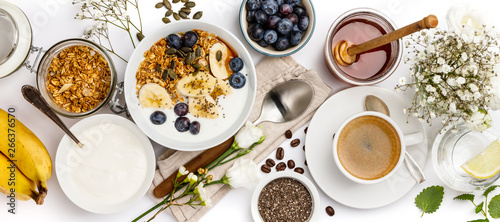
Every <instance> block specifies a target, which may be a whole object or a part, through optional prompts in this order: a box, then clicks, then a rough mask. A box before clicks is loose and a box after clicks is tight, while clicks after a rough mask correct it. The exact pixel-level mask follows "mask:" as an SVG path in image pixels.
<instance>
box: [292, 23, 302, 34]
mask: <svg viewBox="0 0 500 222" xmlns="http://www.w3.org/2000/svg"><path fill="white" fill-rule="evenodd" d="M292 32H302V30H300V29H299V25H297V24H295V25H293V27H292Z"/></svg>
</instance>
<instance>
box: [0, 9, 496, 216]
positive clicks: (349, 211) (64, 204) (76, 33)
mask: <svg viewBox="0 0 500 222" xmlns="http://www.w3.org/2000/svg"><path fill="white" fill-rule="evenodd" d="M7 1H8V2H11V3H14V4H16V5H17V6H19V7H20V8H21V9H22V10H23V11H24V12H25V14H26V15H27V17H28V19H29V20H30V22H31V24H32V27H33V35H34V40H33V45H35V46H39V47H44V48H49V47H50V46H52V45H53V44H55V43H57V42H59V41H61V40H64V39H67V38H73V37H80V36H82V33H83V31H84V30H85V28H86V27H87V26H88V25H89V24H90V22H88V21H78V20H74V19H73V17H74V15H75V14H76V13H77V12H78V11H79V7H77V6H74V5H72V4H71V2H70V0H47V1H41V0H40V1H36V0H23V1H15V0H7ZM157 1H158V0H141V1H140V7H141V12H142V16H143V24H144V33H145V35H148V33H150V32H152V31H153V30H154V29H156V28H158V27H160V26H162V25H163V23H162V22H161V18H162V16H163V14H164V13H165V9H155V8H154V4H155V3H156V2H157ZM469 2H470V3H472V4H475V5H477V6H483V7H484V8H485V9H486V10H487V11H488V12H489V13H490V14H491V15H492V16H493V14H495V13H498V11H497V10H498V7H492V6H493V5H494V2H495V3H496V1H493V0H489V1H487V0H474V1H469ZM456 3H458V2H454V1H429V0H425V1H423V0H420V1H416V0H385V1H370V0H356V1H332V0H313V4H314V7H315V10H316V29H315V31H314V35H313V36H312V38H311V40H310V41H309V43H308V44H307V46H306V47H304V48H303V49H302V50H301V51H299V52H298V53H295V54H294V55H293V58H294V59H295V60H297V61H298V62H299V63H300V64H302V65H303V66H305V67H306V68H308V69H314V70H316V71H317V72H318V73H319V75H320V76H321V78H322V79H323V81H324V82H325V83H326V84H328V85H329V86H330V87H332V89H333V92H332V93H336V92H338V91H340V90H342V89H346V88H348V87H350V86H348V85H346V84H343V83H341V82H339V81H338V80H337V79H335V78H334V77H333V76H332V75H331V74H330V73H329V71H328V69H327V68H326V65H325V63H324V58H323V48H324V42H325V36H326V33H327V31H328V29H329V27H330V25H331V24H332V23H333V21H334V20H335V19H336V18H337V17H338V16H339V15H340V14H341V13H343V12H345V11H347V10H349V9H352V8H356V7H372V8H375V9H378V10H380V11H383V12H384V13H386V14H387V15H389V16H390V17H391V18H392V19H393V20H394V21H395V23H396V24H397V26H398V27H402V26H404V25H406V24H409V23H412V22H414V21H417V20H419V19H421V18H422V17H424V16H427V15H429V14H435V15H437V16H438V18H439V20H440V27H442V28H446V22H445V15H446V12H447V10H448V8H449V7H450V6H451V5H453V4H456ZM196 4H197V6H196V8H195V11H196V10H203V11H204V15H203V18H202V19H201V20H202V21H205V22H210V23H213V24H217V25H220V26H222V27H224V28H226V29H228V30H229V31H230V32H232V33H233V34H234V35H236V36H237V37H238V38H239V39H240V40H241V41H243V42H244V38H243V36H242V34H241V32H240V29H239V24H238V12H239V8H240V4H241V1H240V0H198V1H196ZM495 20H496V21H497V22H498V21H499V20H498V17H495ZM497 24H498V23H497ZM114 34H115V36H114V37H115V38H114V39H113V44H114V47H115V48H118V49H119V53H120V54H122V55H124V56H125V57H128V56H129V55H130V54H131V52H132V50H133V48H132V47H131V44H130V42H129V39H128V37H127V38H126V36H125V35H124V33H118V34H116V33H114ZM117 35H123V36H117ZM244 45H245V46H246V47H247V49H248V51H250V53H251V55H252V58H253V59H254V63H255V64H258V63H259V62H260V61H261V60H262V59H263V58H264V56H262V55H260V54H258V53H257V52H255V51H254V50H253V49H252V48H251V47H249V46H248V44H246V43H244ZM114 61H115V65H116V68H117V70H118V76H119V80H121V79H123V73H124V71H125V66H126V64H125V63H124V62H122V61H121V60H119V59H117V58H116V57H114ZM407 70H408V66H406V65H400V67H399V69H398V70H397V71H396V73H395V74H394V75H393V76H391V77H390V78H389V79H387V80H386V81H384V82H383V83H381V84H378V85H379V86H381V87H385V88H388V89H392V88H393V87H394V86H395V85H396V84H397V81H398V78H399V77H401V76H408V72H407ZM35 77H36V76H35V74H33V73H29V72H28V71H27V70H26V69H24V68H21V69H20V70H18V71H17V72H16V73H14V74H13V75H11V76H9V77H6V78H4V79H0V95H1V96H0V107H1V108H2V109H4V110H6V109H7V108H9V107H15V108H16V116H17V117H18V118H19V119H20V120H21V121H22V122H23V123H24V124H25V125H26V126H28V127H29V128H30V129H31V130H32V131H33V132H34V133H35V134H37V136H38V137H39V138H40V139H41V140H42V142H43V143H44V144H45V146H46V147H47V149H48V151H49V153H50V155H51V156H52V158H53V159H54V158H55V154H56V148H57V145H58V144H59V141H60V139H61V138H62V136H63V132H62V131H61V130H60V129H59V128H58V127H57V126H56V125H55V124H54V123H53V122H52V121H50V120H49V119H48V118H46V117H45V116H44V115H43V114H42V113H40V112H39V111H38V110H37V109H36V108H34V107H33V106H31V105H30V104H29V103H28V102H26V101H25V100H24V99H23V98H22V95H21V92H20V89H21V86H22V85H24V84H30V85H36V83H35ZM101 113H109V110H107V109H105V110H103V111H101ZM492 115H493V124H494V126H495V127H498V126H500V122H499V121H500V118H499V117H500V112H497V113H493V114H492ZM62 119H63V121H64V122H65V123H66V124H67V125H68V126H72V125H73V124H74V123H76V122H77V121H78V119H68V118H62ZM439 127H440V126H439V124H434V125H433V126H432V127H427V132H428V137H429V143H430V144H432V141H433V140H434V138H435V136H436V134H437V130H438V129H439ZM303 128H305V126H303V127H302V128H301V129H299V130H298V131H297V132H296V133H294V137H298V138H300V139H301V141H302V143H301V145H300V146H299V147H298V148H295V149H293V151H291V152H288V153H287V155H289V156H288V157H287V158H292V159H295V160H296V162H297V165H298V166H302V167H303V160H304V156H303V152H302V149H301V147H302V145H303V144H304V143H303V141H304V133H303ZM154 145H155V151H156V153H157V155H159V154H160V153H162V152H164V151H165V149H164V148H162V147H160V146H158V145H157V144H154ZM283 147H284V148H285V150H287V149H288V150H290V148H289V141H288V140H287V141H285V142H284V144H283ZM429 150H430V145H429ZM271 155H274V153H273V154H271ZM429 157H430V152H429V155H428V160H429V159H430V158H429ZM259 166H260V164H259ZM306 171H307V169H306ZM424 172H425V174H426V176H427V181H425V182H424V183H422V184H419V185H416V186H415V187H414V188H413V189H412V190H410V192H408V194H407V195H406V196H404V197H403V198H401V199H400V200H398V201H396V202H395V203H392V204H390V205H388V206H385V207H382V208H377V209H371V210H359V209H353V208H349V207H345V206H343V205H341V204H339V203H337V202H335V201H334V200H332V199H330V198H328V197H327V196H326V195H325V194H323V193H322V192H321V191H320V195H321V206H320V207H321V208H322V209H321V215H320V221H382V220H384V221H466V220H473V219H479V218H481V217H480V215H476V214H474V212H473V206H472V205H471V204H470V203H466V202H460V201H455V200H452V199H453V197H455V196H456V195H458V194H460V193H459V192H456V191H453V190H452V189H450V188H448V187H446V186H445V195H444V201H443V203H442V204H441V207H440V209H439V210H438V211H437V212H436V213H434V214H431V215H424V216H423V218H420V214H421V211H420V210H419V209H417V208H416V207H415V204H414V198H415V196H416V195H417V194H418V193H419V192H420V191H421V190H422V189H423V188H425V187H428V186H431V185H442V186H444V184H443V183H442V182H441V181H440V180H439V178H437V176H436V174H435V173H434V170H433V169H432V163H431V162H430V161H428V162H427V164H426V166H425V169H424ZM305 175H307V176H308V177H310V175H309V174H308V172H306V174H305ZM48 187H49V193H48V195H47V197H46V199H45V204H44V205H41V206H37V205H35V203H34V202H33V201H27V202H21V201H19V202H17V209H16V212H17V214H16V215H11V214H8V213H7V209H8V206H7V205H6V203H7V199H6V198H5V196H4V195H0V221H2V222H3V221H35V220H36V221H130V220H132V219H134V218H135V217H136V216H138V215H139V214H141V213H142V212H144V211H145V210H147V209H149V208H150V207H152V206H153V205H154V204H155V202H154V201H153V200H152V199H151V198H150V197H148V196H144V197H143V198H142V199H141V200H140V201H139V202H137V203H136V204H134V205H133V206H132V207H130V208H129V209H126V210H124V211H122V212H120V213H116V214H110V215H98V214H93V213H89V212H86V211H84V210H82V209H80V208H79V207H77V206H76V205H75V204H73V203H72V202H71V201H70V200H69V199H68V198H67V197H66V196H65V195H64V193H63V192H62V190H61V187H60V186H59V183H58V181H57V178H56V175H55V172H54V173H53V177H52V178H51V179H50V180H49V181H48ZM497 193H498V191H497V192H495V193H494V194H497ZM251 194H252V192H251V191H249V190H246V189H238V190H234V191H231V192H230V193H229V195H227V196H226V197H225V198H224V199H223V200H222V201H221V202H220V203H218V204H217V205H216V206H214V207H213V208H212V209H211V210H210V212H209V213H208V214H207V215H205V216H204V217H203V218H202V220H201V221H216V220H217V221H252V218H251V215H250V199H251ZM480 200H481V201H482V197H481V198H478V199H477V200H476V201H478V203H479V201H480ZM326 206H332V207H333V208H334V209H335V212H336V214H335V216H333V217H328V216H327V215H326V213H325V212H324V208H325V207H326ZM156 221H175V220H174V218H173V217H171V216H170V215H168V214H165V213H164V214H162V215H160V216H158V218H157V219H156Z"/></svg>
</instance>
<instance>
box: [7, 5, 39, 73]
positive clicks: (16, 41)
mask: <svg viewBox="0 0 500 222" xmlns="http://www.w3.org/2000/svg"><path fill="white" fill-rule="evenodd" d="M0 30H2V34H1V35H0V78H3V77H5V76H8V75H10V74H12V73H13V72H14V71H16V70H17V69H18V68H19V67H21V65H22V64H23V63H24V60H26V57H27V56H28V54H29V52H30V48H31V40H32V33H31V25H30V23H29V21H28V18H27V17H26V15H25V14H24V13H23V11H22V10H21V9H19V8H18V7H17V6H15V5H13V4H11V3H9V2H5V1H2V0H0Z"/></svg>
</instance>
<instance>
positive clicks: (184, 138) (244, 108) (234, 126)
mask: <svg viewBox="0 0 500 222" xmlns="http://www.w3.org/2000/svg"><path fill="white" fill-rule="evenodd" d="M193 29H200V30H203V31H207V32H210V33H213V34H215V35H217V36H218V37H220V38H221V39H223V40H224V41H225V42H226V43H227V44H228V45H230V46H231V47H232V48H233V49H234V50H235V51H236V52H237V53H238V56H239V57H240V58H241V59H243V62H244V70H246V72H243V71H242V74H244V75H245V74H247V75H246V77H247V79H246V84H245V86H244V87H243V88H241V89H233V94H231V95H229V96H227V98H226V99H224V100H225V101H224V102H227V101H229V100H232V101H231V102H228V103H230V104H227V105H226V106H238V107H241V108H238V109H237V110H236V111H235V112H229V111H227V112H228V113H226V114H225V115H226V118H224V119H222V118H223V117H222V115H221V116H220V117H219V118H218V119H215V120H208V119H204V118H198V119H197V120H198V121H199V122H200V123H201V129H200V133H199V134H198V135H191V134H190V133H189V132H183V133H181V132H177V131H176V130H175V128H174V124H173V122H174V121H175V119H176V118H177V117H176V116H175V114H173V112H171V114H169V113H168V112H166V114H167V122H165V123H164V124H163V125H153V124H152V123H151V121H150V119H149V115H146V114H145V113H147V112H152V111H151V110H144V109H145V108H143V107H141V106H140V104H139V99H138V98H137V94H136V93H137V89H136V83H137V80H136V77H135V75H136V71H137V69H138V67H139V64H140V63H141V62H142V61H143V60H144V52H145V51H147V50H149V49H150V48H151V46H152V45H153V44H154V43H155V42H157V41H158V40H160V39H161V38H164V37H166V36H167V35H169V34H173V33H181V32H186V31H190V30H193ZM124 80H125V85H124V88H125V100H126V102H127V108H128V110H129V111H130V114H131V115H132V118H133V119H134V121H135V123H136V124H137V126H139V128H140V129H141V130H142V131H143V132H144V133H145V134H146V135H147V136H148V137H149V138H151V139H152V140H154V141H155V142H157V143H159V144H161V145H163V146H166V147H168V148H172V149H176V150H183V151H195V150H203V149H207V148H210V147H213V146H216V145H218V144H220V143H222V142H224V141H226V140H227V139H228V138H229V137H231V136H233V135H234V134H235V133H236V132H237V131H238V130H239V129H240V128H241V126H243V124H244V123H245V122H246V120H247V118H248V115H249V114H250V111H251V109H252V106H253V104H254V101H255V94H256V91H257V77H256V74H255V67H254V64H253V62H252V58H251V57H250V54H249V53H248V51H247V50H246V48H245V47H244V46H243V44H242V43H241V42H240V41H239V40H238V39H237V38H236V37H235V36H234V35H233V34H231V33H230V32H229V31H227V30H225V29H223V28H220V27H218V26H215V25H212V24H208V23H204V22H200V21H182V22H174V23H171V24H168V25H165V26H162V27H161V28H159V29H157V30H156V31H154V32H153V33H151V34H148V35H147V37H146V38H144V39H143V40H142V41H141V43H140V44H139V45H138V46H137V48H136V49H135V50H134V52H133V53H132V56H131V57H130V59H129V62H128V65H127V70H126V72H125V79H124ZM236 91H238V92H236ZM243 92H244V93H243ZM237 93H242V94H244V95H242V96H241V97H243V98H240V97H232V98H231V99H230V98H229V97H231V96H235V94H237ZM234 98H237V100H236V101H234ZM238 103H239V105H234V104H238ZM226 106H223V107H222V108H223V111H226V110H229V108H226ZM224 108H226V110H224ZM188 115H190V114H188ZM229 115H232V116H230V117H229ZM229 119H232V120H231V121H230V120H229ZM190 120H191V121H193V120H194V119H191V118H190ZM233 120H234V121H233ZM206 124H209V125H208V127H205V129H207V128H208V129H210V130H205V131H204V126H207V125H206ZM218 126H222V127H218Z"/></svg>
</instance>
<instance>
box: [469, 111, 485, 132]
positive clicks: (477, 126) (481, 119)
mask: <svg viewBox="0 0 500 222" xmlns="http://www.w3.org/2000/svg"><path fill="white" fill-rule="evenodd" d="M465 123H466V124H467V126H468V127H469V128H470V129H472V130H474V131H477V132H481V131H484V130H486V129H488V128H490V126H491V124H490V123H491V116H490V114H488V113H485V112H482V111H477V112H474V113H473V114H472V115H471V116H470V117H469V119H468V120H466V121H465Z"/></svg>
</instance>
